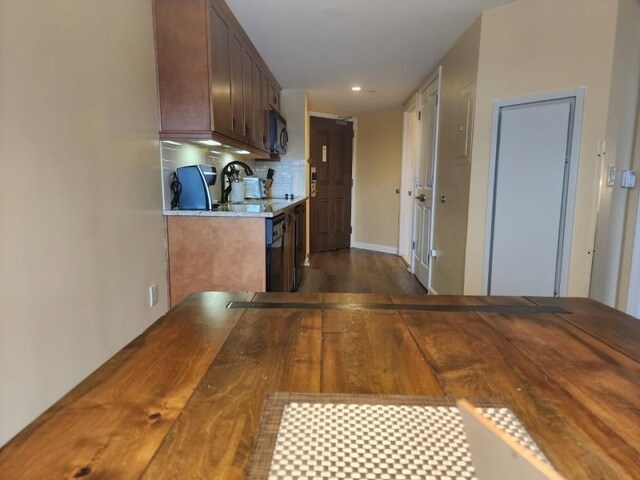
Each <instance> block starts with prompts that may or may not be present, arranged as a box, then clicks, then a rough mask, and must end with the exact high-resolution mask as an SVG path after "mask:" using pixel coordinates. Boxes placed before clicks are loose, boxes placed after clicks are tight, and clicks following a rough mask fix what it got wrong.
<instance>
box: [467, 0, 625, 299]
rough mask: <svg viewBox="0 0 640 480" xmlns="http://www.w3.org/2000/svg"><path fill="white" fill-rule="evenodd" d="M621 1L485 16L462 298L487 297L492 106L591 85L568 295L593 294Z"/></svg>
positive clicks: (553, 4) (548, 0)
mask: <svg viewBox="0 0 640 480" xmlns="http://www.w3.org/2000/svg"><path fill="white" fill-rule="evenodd" d="M617 4H618V0H562V1H558V0H520V1H517V2H514V3H511V4H508V5H506V6H504V7H500V8H497V9H494V10H489V11H487V12H484V13H483V14H482V34H481V38H480V60H479V68H478V81H477V90H476V92H477V96H476V113H475V127H474V135H473V153H472V160H471V183H470V192H469V216H468V229H467V244H466V263H465V274H464V293H465V294H479V293H481V292H482V278H483V274H484V262H483V259H484V249H485V244H484V238H485V222H486V213H487V194H488V192H487V189H488V184H489V178H488V177H489V155H490V146H491V135H492V131H491V119H492V111H493V102H494V101H495V100H497V99H508V98H517V97H523V96H528V95H535V94H540V93H551V92H558V91H564V90H570V89H575V88H577V87H580V86H584V87H586V98H585V108H584V118H583V123H582V141H581V145H580V164H579V169H578V185H577V192H576V209H575V214H574V228H573V237H572V239H573V241H572V252H571V261H570V267H569V270H570V271H569V292H568V294H569V295H570V296H587V294H588V292H589V282H590V273H591V263H592V250H593V240H594V235H595V225H596V217H597V201H598V183H599V181H600V160H599V157H598V142H599V141H601V140H603V139H604V138H605V133H606V128H607V115H608V107H609V94H610V89H611V72H612V68H613V51H614V42H615V32H616V21H617V13H618V10H617Z"/></svg>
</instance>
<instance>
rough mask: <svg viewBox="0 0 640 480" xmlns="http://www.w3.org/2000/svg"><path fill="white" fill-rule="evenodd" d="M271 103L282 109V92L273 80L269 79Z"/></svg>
mask: <svg viewBox="0 0 640 480" xmlns="http://www.w3.org/2000/svg"><path fill="white" fill-rule="evenodd" d="M269 105H271V106H272V107H273V108H275V109H276V110H278V111H279V110H280V92H278V90H277V89H276V86H275V84H274V83H273V82H271V81H269Z"/></svg>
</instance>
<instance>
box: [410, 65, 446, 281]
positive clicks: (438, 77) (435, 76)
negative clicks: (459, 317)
mask: <svg viewBox="0 0 640 480" xmlns="http://www.w3.org/2000/svg"><path fill="white" fill-rule="evenodd" d="M435 82H437V87H436V95H437V96H438V104H437V106H436V126H435V132H434V139H435V144H434V146H433V149H434V157H433V185H432V189H431V191H432V194H431V225H430V226H429V251H431V250H432V249H433V248H434V245H433V239H434V226H435V199H436V195H437V185H438V159H439V148H440V108H441V105H442V100H441V98H440V94H441V93H442V65H440V66H438V67H437V68H436V69H435V71H434V72H433V73H431V75H429V77H428V78H427V80H426V82H424V83H423V84H422V85H421V86H420V88H419V89H418V90H417V91H416V94H415V95H416V97H415V98H416V113H417V112H418V111H419V110H420V98H421V95H422V93H423V92H426V91H427V90H428V89H429V88H430V87H431V85H433V84H434V83H435ZM416 127H417V130H416V131H417V135H416V147H417V148H415V149H414V156H415V158H414V162H413V177H412V179H411V191H412V193H415V189H416V185H415V180H416V172H417V169H418V166H419V163H420V161H421V159H420V158H418V156H419V155H420V153H422V141H423V138H422V128H421V126H420V124H418V125H417V126H416ZM415 225H416V216H415V200H412V203H411V241H412V242H415V240H416V228H415ZM410 258H411V272H412V273H414V274H415V255H414V250H413V249H412V250H411V252H410ZM432 278H433V262H431V259H430V260H429V278H428V281H427V286H426V288H427V290H429V291H432V290H433V286H432V282H431V279H432Z"/></svg>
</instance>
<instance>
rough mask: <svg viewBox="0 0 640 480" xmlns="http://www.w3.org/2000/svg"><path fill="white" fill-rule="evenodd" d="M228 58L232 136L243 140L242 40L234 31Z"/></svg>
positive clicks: (230, 40)
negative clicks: (229, 66)
mask: <svg viewBox="0 0 640 480" xmlns="http://www.w3.org/2000/svg"><path fill="white" fill-rule="evenodd" d="M229 59H230V61H231V125H232V127H233V137H234V138H235V139H237V140H243V139H244V95H243V91H242V81H243V78H242V42H241V41H240V39H239V38H238V37H237V36H236V35H235V34H234V33H232V34H231V35H230V36H229ZM214 96H215V93H214Z"/></svg>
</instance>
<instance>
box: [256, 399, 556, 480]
mask: <svg viewBox="0 0 640 480" xmlns="http://www.w3.org/2000/svg"><path fill="white" fill-rule="evenodd" d="M307 397H308V396H307ZM321 397H322V396H318V398H317V399H316V400H322V401H313V400H314V398H313V397H312V398H305V399H304V400H305V401H300V400H297V401H296V400H295V396H294V399H292V401H289V402H286V401H283V400H282V399H280V402H276V403H280V404H281V405H280V408H279V409H280V415H278V416H279V421H277V419H276V420H275V421H272V422H271V425H265V424H264V423H263V426H262V427H263V428H262V430H261V433H260V436H261V437H266V438H262V439H261V440H260V439H259V441H258V448H257V449H256V455H254V461H253V465H252V469H251V475H250V478H265V479H268V480H311V479H324V478H330V479H390V480H391V479H398V480H402V479H406V480H413V479H425V480H445V479H446V480H453V479H473V478H475V474H474V469H473V465H472V463H471V456H470V452H469V447H468V445H467V441H466V437H465V434H464V429H463V425H462V418H461V417H460V413H459V411H458V408H457V407H456V406H455V405H451V402H450V401H448V400H446V401H442V399H439V400H440V402H439V403H440V404H435V405H428V404H427V405H425V404H415V403H416V399H415V398H413V399H411V400H409V401H408V402H407V404H405V405H403V404H401V402H400V399H401V398H402V397H394V398H393V401H392V402H391V403H390V404H385V403H380V402H381V397H373V398H370V400H371V401H370V402H367V401H366V398H362V397H360V398H358V402H356V403H351V402H346V401H342V402H341V401H339V400H340V398H337V399H335V398H334V401H324V400H326V399H322V398H321ZM365 397H366V396H365ZM335 400H338V401H335ZM343 400H346V399H343ZM422 400H423V402H424V400H425V399H424V398H423V399H422ZM437 403H438V402H437ZM270 409H273V405H271V406H267V408H266V409H265V414H266V413H267V412H268V411H269V410H270ZM480 411H481V412H482V413H483V414H484V415H485V416H486V417H488V418H490V419H491V420H492V421H493V422H494V423H496V425H498V427H499V428H501V429H502V430H504V431H506V432H507V433H509V435H511V436H512V437H513V438H514V439H516V440H517V441H518V442H519V443H520V444H522V445H523V446H524V447H526V448H528V449H529V450H531V451H532V452H533V453H534V454H535V455H536V456H538V457H539V458H540V459H542V460H543V461H545V462H546V461H547V460H546V458H545V457H544V455H543V453H542V452H541V451H540V449H539V448H538V446H537V445H536V444H535V442H534V441H533V440H532V439H531V437H530V436H529V434H528V433H527V431H526V430H525V429H524V427H523V426H522V425H521V424H520V422H519V421H518V419H517V418H516V416H515V415H514V414H513V413H512V412H511V410H509V409H508V408H506V407H500V406H498V407H487V406H483V407H482V408H480ZM272 420H273V419H272ZM276 423H277V424H278V426H277V427H276V425H275V424H276ZM268 430H270V431H271V433H269V432H268ZM268 437H271V438H268ZM265 448H266V449H267V450H268V452H265V451H264V449H265ZM261 450H263V451H261Z"/></svg>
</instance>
